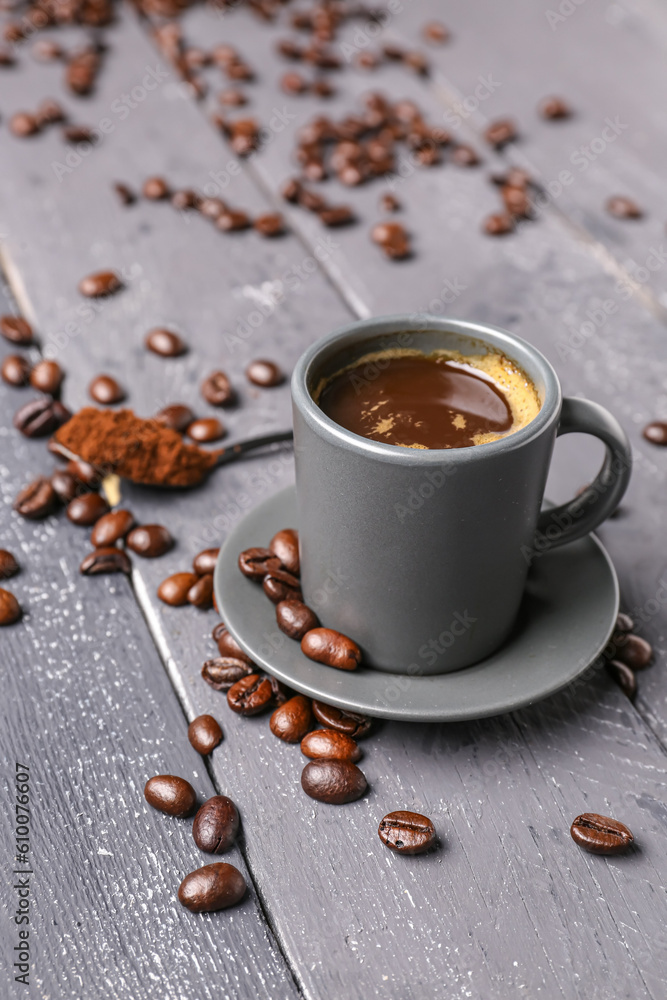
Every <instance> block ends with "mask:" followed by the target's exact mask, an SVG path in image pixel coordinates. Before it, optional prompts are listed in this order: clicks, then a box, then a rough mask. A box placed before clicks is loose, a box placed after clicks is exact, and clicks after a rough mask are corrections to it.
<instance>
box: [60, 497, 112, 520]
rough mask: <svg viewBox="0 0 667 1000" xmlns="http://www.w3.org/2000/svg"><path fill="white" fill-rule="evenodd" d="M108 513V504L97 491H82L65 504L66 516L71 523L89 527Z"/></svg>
mask: <svg viewBox="0 0 667 1000" xmlns="http://www.w3.org/2000/svg"><path fill="white" fill-rule="evenodd" d="M108 513H109V504H108V503H107V502H106V500H105V499H104V497H101V496H100V494H99V493H84V494H83V496H80V497H74V499H73V500H70V502H69V503H68V504H67V516H68V518H69V519H70V521H71V522H72V523H73V524H79V525H82V526H83V527H89V526H90V525H92V524H95V523H96V522H97V521H99V519H100V518H101V517H103V516H104V515H105V514H108Z"/></svg>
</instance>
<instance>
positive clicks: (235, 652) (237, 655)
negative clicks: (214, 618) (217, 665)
mask: <svg viewBox="0 0 667 1000" xmlns="http://www.w3.org/2000/svg"><path fill="white" fill-rule="evenodd" d="M215 641H216V643H217V644H218V651H219V653H220V655H221V656H231V657H233V658H234V659H236V660H243V661H244V662H245V663H249V664H251V665H253V666H254V664H253V661H252V660H251V659H250V657H249V656H248V654H247V653H245V652H244V651H243V650H242V649H241V647H240V646H239V644H238V642H237V641H236V639H235V638H234V636H233V635H232V634H231V632H228V631H227V629H226V628H225V627H224V625H223V626H222V628H220V629H218V631H217V638H216V639H215Z"/></svg>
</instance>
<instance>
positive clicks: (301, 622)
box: [276, 601, 320, 642]
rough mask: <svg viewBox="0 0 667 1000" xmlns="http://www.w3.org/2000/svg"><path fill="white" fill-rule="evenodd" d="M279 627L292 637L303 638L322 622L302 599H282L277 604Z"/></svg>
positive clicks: (299, 639)
mask: <svg viewBox="0 0 667 1000" xmlns="http://www.w3.org/2000/svg"><path fill="white" fill-rule="evenodd" d="M276 621H277V622H278V628H279V629H280V631H281V632H284V633H285V635H288V636H289V637H290V639H297V640H298V641H299V642H300V641H301V639H303V637H304V635H305V634H306V632H310V631H311V630H312V629H314V628H317V627H318V625H319V624H320V623H319V621H318V618H317V615H316V614H315V612H314V611H312V610H311V609H310V608H309V607H308V606H307V605H306V604H303V603H302V602H301V601H280V602H279V603H278V604H277V605H276Z"/></svg>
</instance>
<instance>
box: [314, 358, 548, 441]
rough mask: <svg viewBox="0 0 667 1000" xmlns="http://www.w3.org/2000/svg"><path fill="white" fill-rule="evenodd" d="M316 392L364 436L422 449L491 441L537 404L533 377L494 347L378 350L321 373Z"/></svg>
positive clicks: (517, 425) (526, 418)
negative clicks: (326, 375) (477, 349)
mask: <svg viewBox="0 0 667 1000" xmlns="http://www.w3.org/2000/svg"><path fill="white" fill-rule="evenodd" d="M313 398H314V400H315V402H316V403H317V404H318V405H319V407H320V408H321V409H322V410H323V411H324V413H326V415H327V416H328V417H330V418H331V419H332V420H334V421H335V422H336V423H337V424H339V425H340V426H341V427H344V428H346V430H349V431H352V432H353V433H355V434H359V435H360V436H361V437H365V438H369V439H370V440H372V441H381V442H382V443H384V444H392V445H397V446H399V447H403V448H423V449H427V450H428V449H437V448H466V447H469V446H471V445H478V444H485V443H486V442H488V441H496V440H498V439H499V438H503V437H507V435H509V434H513V433H514V432H515V431H518V430H520V429H521V428H522V427H525V426H526V424H528V423H530V421H531V420H532V419H533V418H534V417H535V416H537V414H538V413H539V410H540V399H539V396H538V393H537V390H536V388H535V386H534V385H533V383H532V382H531V380H530V378H529V377H528V376H527V375H526V373H525V372H524V371H523V370H522V369H521V368H520V367H519V366H518V365H517V364H516V362H514V361H512V360H510V359H509V358H507V357H505V355H503V354H500V353H496V352H494V351H490V352H488V353H485V354H473V355H464V354H461V353H459V352H457V351H453V350H436V351H433V352H432V353H430V354H425V353H423V352H421V351H417V350H411V349H400V348H399V349H392V350H387V351H376V352H374V353H369V354H367V355H365V356H364V357H362V358H360V359H359V360H357V361H355V362H354V363H353V364H351V365H349V366H348V367H345V368H342V369H341V370H339V371H337V372H336V373H335V374H334V375H332V376H330V377H329V378H327V379H322V381H321V382H320V384H319V385H318V386H317V389H316V391H315V392H314V394H313Z"/></svg>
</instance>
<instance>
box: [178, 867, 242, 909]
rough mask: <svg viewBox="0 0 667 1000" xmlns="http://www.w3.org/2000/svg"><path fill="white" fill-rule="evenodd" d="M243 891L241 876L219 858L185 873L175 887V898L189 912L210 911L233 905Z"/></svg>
mask: <svg viewBox="0 0 667 1000" xmlns="http://www.w3.org/2000/svg"><path fill="white" fill-rule="evenodd" d="M245 892H246V884H245V879H244V878H243V875H242V874H241V872H240V871H239V870H238V868H234V866H233V865H228V864H224V863H223V862H220V861H219V862H217V863H216V864H214V865H204V867H203V868H198V869H197V871H196V872H190V874H189V875H186V876H185V878H184V879H183V881H182V882H181V884H180V886H179V887H178V900H179V902H180V903H182V904H183V906H185V908H186V909H188V910H190V911H191V912H192V913H212V912H213V911H215V910H225V909H226V908H227V907H228V906H235V905H236V903H239V902H240V901H241V900H242V899H243V897H244V896H245Z"/></svg>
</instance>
